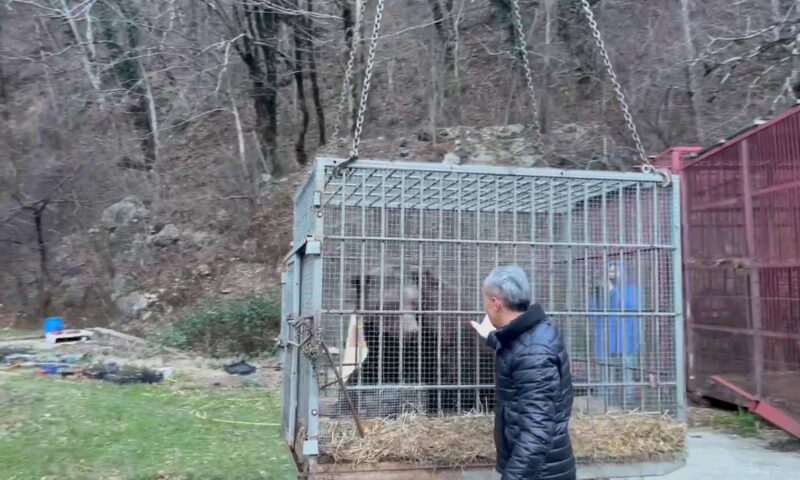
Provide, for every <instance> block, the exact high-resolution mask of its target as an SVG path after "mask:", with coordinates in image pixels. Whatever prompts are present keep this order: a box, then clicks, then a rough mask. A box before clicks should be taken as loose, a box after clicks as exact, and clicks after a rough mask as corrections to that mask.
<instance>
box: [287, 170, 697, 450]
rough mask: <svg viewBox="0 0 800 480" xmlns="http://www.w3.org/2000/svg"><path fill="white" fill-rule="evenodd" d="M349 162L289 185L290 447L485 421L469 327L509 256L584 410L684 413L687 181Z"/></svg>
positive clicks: (484, 359)
mask: <svg viewBox="0 0 800 480" xmlns="http://www.w3.org/2000/svg"><path fill="white" fill-rule="evenodd" d="M339 163H341V159H335V158H317V159H316V162H315V165H314V167H313V169H312V171H311V174H310V176H309V178H308V180H307V181H306V183H305V184H304V185H302V186H301V187H300V189H299V190H298V192H297V195H296V198H295V217H294V239H293V251H292V252H291V254H290V255H289V256H288V257H287V263H286V272H285V274H284V278H283V281H284V294H283V325H282V333H281V338H282V341H283V345H284V346H285V351H284V355H285V356H284V379H283V434H284V435H285V438H286V441H287V442H288V443H289V444H290V445H292V446H293V449H294V451H295V452H296V453H297V454H298V455H301V456H303V457H307V458H316V457H317V456H319V455H320V454H322V453H324V450H325V447H326V442H327V440H328V439H326V438H325V435H324V434H323V433H322V432H321V429H320V422H321V421H322V420H323V419H325V418H332V419H339V420H346V419H352V418H353V417H354V416H359V417H361V418H369V417H387V416H392V415H397V414H400V413H403V412H409V411H410V412H414V413H418V414H421V415H428V416H435V415H462V414H465V413H468V412H474V411H484V412H485V411H491V410H492V408H493V403H494V391H493V383H494V378H493V372H494V370H493V369H494V367H493V352H492V351H491V350H489V349H488V348H487V347H485V346H484V343H483V341H482V340H481V339H480V338H479V337H478V335H477V334H476V333H475V331H474V330H473V329H472V328H471V327H470V325H469V321H470V320H476V321H480V320H481V319H482V317H483V308H482V298H481V294H480V287H481V284H482V282H483V280H484V278H485V276H486V275H487V274H488V273H489V271H490V270H491V269H492V268H493V267H495V266H497V265H507V264H514V265H518V266H520V267H521V268H523V269H524V270H525V271H526V273H527V274H528V276H529V279H530V280H531V283H532V286H533V290H534V301H536V302H538V303H540V304H542V305H543V307H544V308H545V310H546V312H547V313H548V315H549V316H550V317H551V318H552V319H553V320H554V322H555V323H556V324H557V326H558V327H559V329H560V331H561V333H562V335H563V337H564V340H565V342H566V344H567V347H568V350H569V353H570V355H571V360H572V370H573V376H574V386H575V389H576V395H577V396H576V399H575V408H576V410H580V411H582V412H584V413H586V414H590V415H591V414H605V413H607V412H631V411H639V412H646V413H655V414H664V413H667V414H671V415H674V416H676V417H678V418H680V419H682V418H683V415H684V413H685V403H684V391H685V378H684V369H683V367H682V362H683V331H682V328H683V327H682V326H683V320H682V311H681V310H682V297H681V295H680V292H681V270H680V267H681V262H680V219H679V211H680V210H679V201H678V199H679V189H678V183H677V179H676V181H674V182H673V183H672V184H670V185H669V186H663V185H662V181H663V178H662V177H661V176H660V175H658V174H645V173H628V172H599V171H563V170H552V169H520V168H504V167H490V166H472V165H470V166H449V165H439V164H429V163H401V162H390V161H370V160H359V161H357V162H355V163H353V164H352V165H348V166H347V167H346V168H343V169H342V170H341V171H340V172H337V171H336V165H337V164H339ZM610 277H615V278H616V279H618V280H617V281H616V282H615V283H614V282H610ZM619 292H623V293H622V297H624V299H625V301H624V302H623V303H621V304H620V303H618V302H615V300H614V299H615V298H620V297H619ZM615 295H616V296H615Z"/></svg>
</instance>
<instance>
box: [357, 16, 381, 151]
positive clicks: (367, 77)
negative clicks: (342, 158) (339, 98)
mask: <svg viewBox="0 0 800 480" xmlns="http://www.w3.org/2000/svg"><path fill="white" fill-rule="evenodd" d="M383 3H384V0H378V6H377V8H376V10H375V25H374V26H373V27H372V42H371V43H370V46H369V55H368V57H367V69H366V71H365V72H364V86H363V88H362V89H361V104H360V105H359V107H358V116H357V117H356V129H355V132H354V133H353V148H352V149H351V150H350V161H352V160H355V159H356V158H358V144H359V143H361V130H362V129H363V128H364V112H365V111H366V110H367V96H368V95H369V87H370V82H371V81H372V69H373V67H374V66H375V49H376V47H377V45H378V33H379V32H380V29H381V18H382V17H383Z"/></svg>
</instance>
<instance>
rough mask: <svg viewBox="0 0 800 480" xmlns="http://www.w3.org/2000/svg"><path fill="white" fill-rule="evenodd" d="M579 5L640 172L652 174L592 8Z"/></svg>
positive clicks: (583, 1) (584, 4)
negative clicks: (599, 55) (621, 115)
mask: <svg viewBox="0 0 800 480" xmlns="http://www.w3.org/2000/svg"><path fill="white" fill-rule="evenodd" d="M581 5H582V6H583V12H584V14H585V15H586V18H587V19H588V20H589V26H590V27H591V28H592V36H593V37H594V40H595V43H596V44H597V47H598V48H599V49H600V54H601V55H602V56H603V63H604V64H605V66H606V70H607V71H608V76H609V77H611V83H613V85H614V92H615V93H616V95H617V100H619V104H620V108H622V112H623V114H624V115H625V122H627V124H628V130H630V132H631V135H632V136H633V141H634V142H635V143H636V150H637V151H638V152H639V159H640V160H641V161H642V171H643V172H645V173H652V172H653V166H652V165H651V164H650V161H649V160H648V159H647V154H646V153H645V151H644V147H643V146H642V140H641V138H639V133H638V132H637V131H636V124H634V123H633V116H632V115H631V113H630V110H629V109H628V104H627V103H626V102H625V94H623V93H622V86H621V85H620V84H619V82H618V81H617V75H616V73H614V67H612V66H611V59H610V58H609V57H608V51H607V50H606V45H605V43H604V42H603V38H602V37H601V36H600V29H599V28H598V27H597V21H595V19H594V12H592V7H591V6H590V5H589V1H588V0H581Z"/></svg>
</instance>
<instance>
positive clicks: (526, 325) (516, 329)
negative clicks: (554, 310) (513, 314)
mask: <svg viewBox="0 0 800 480" xmlns="http://www.w3.org/2000/svg"><path fill="white" fill-rule="evenodd" d="M545 318H547V315H546V314H545V313H544V309H543V308H542V306H541V305H539V304H538V303H535V304H533V305H531V306H530V307H528V310H526V311H525V312H523V313H521V314H520V315H519V316H518V317H517V318H515V319H514V320H512V321H511V323H509V324H508V325H506V326H505V327H503V328H500V329H497V330H495V331H493V332H492V333H490V334H489V336H488V337H487V338H486V343H487V344H488V345H489V347H491V348H492V349H494V350H500V349H501V348H502V347H507V346H509V345H511V344H512V343H513V342H514V340H516V339H517V338H519V337H520V336H521V335H522V334H523V333H525V332H527V331H528V330H530V329H532V328H533V327H535V326H536V325H538V324H539V322H541V321H542V320H544V319H545Z"/></svg>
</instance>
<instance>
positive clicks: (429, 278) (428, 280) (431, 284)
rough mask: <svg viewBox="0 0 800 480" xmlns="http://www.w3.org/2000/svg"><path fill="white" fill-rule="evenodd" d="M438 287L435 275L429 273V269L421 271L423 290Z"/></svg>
mask: <svg viewBox="0 0 800 480" xmlns="http://www.w3.org/2000/svg"><path fill="white" fill-rule="evenodd" d="M438 287H439V282H438V281H437V280H436V277H434V276H433V275H431V274H430V272H429V271H427V270H425V271H424V272H422V288H423V289H425V290H430V289H435V288H438Z"/></svg>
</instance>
